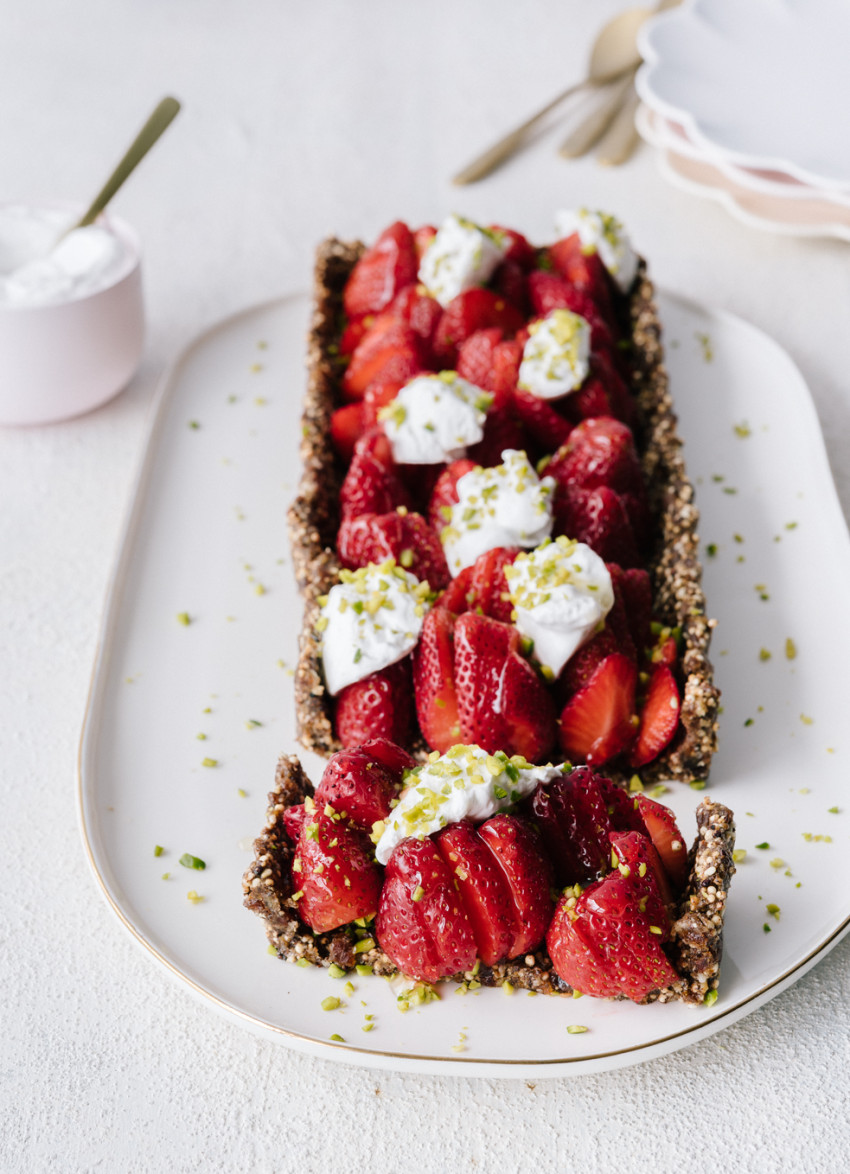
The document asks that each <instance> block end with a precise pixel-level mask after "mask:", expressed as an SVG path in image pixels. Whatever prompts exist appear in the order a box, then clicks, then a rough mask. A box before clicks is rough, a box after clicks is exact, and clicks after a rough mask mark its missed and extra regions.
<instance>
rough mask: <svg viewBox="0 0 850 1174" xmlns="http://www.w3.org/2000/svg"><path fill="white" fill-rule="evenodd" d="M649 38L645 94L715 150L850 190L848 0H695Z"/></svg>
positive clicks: (642, 79)
mask: <svg viewBox="0 0 850 1174" xmlns="http://www.w3.org/2000/svg"><path fill="white" fill-rule="evenodd" d="M639 45H640V50H641V54H642V56H643V57H644V58H645V62H646V64H645V65H644V66H643V67H642V68H641V69H640V70H639V72H638V77H637V87H638V92H639V94H640V95H641V97H642V99H643V100H644V101H645V102H646V103H647V105H649V106H651V107H652V108H653V109H654V110H657V111H659V113H661V114H663V115H665V116H666V117H668V118H671V119H673V120H674V121H676V122H680V123H682V124H683V125H684V127H685V128H686V130H687V133H688V136H689V137H690V139H691V140H692V141H693V142H694V143H695V144H697V145H698V146H700V147H702V148H703V149H704V151H705V152H706V153H707V154H712V153H717V152H720V153H722V154H723V156H724V157H725V158H726V159H727V160H728V161H729V162H731V163H736V164H738V165H739V166H741V167H750V168H755V169H764V170H771V171H779V172H785V173H787V174H789V175H791V176H794V177H795V178H796V179H799V180H800V181H802V182H803V183H806V184H810V185H811V186H812V187H823V188H835V189H837V190H841V191H845V192H846V191H850V136H848V135H847V134H846V133H845V127H844V123H845V121H846V112H847V111H848V110H850V71H848V69H847V65H846V56H847V46H848V45H850V5H848V4H847V3H846V2H845V0H747V2H746V3H741V0H685V3H684V4H683V5H682V6H681V7H680V8H676V9H673V10H671V11H669V12H665V13H663V14H662V15H660V16H657V17H655V18H654V19H653V20H652V21H649V22H648V23H647V24H646V25H645V26H644V28H643V29H642V30H641V34H640V38H639Z"/></svg>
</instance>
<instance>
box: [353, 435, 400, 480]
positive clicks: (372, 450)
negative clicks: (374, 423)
mask: <svg viewBox="0 0 850 1174" xmlns="http://www.w3.org/2000/svg"><path fill="white" fill-rule="evenodd" d="M354 451H355V452H356V453H368V455H369V456H370V457H374V458H375V460H376V461H380V462H381V464H382V465H385V466H386V468H388V469H391V470H392V471H394V472H395V471H396V469H397V466H396V463H395V459H394V458H393V447H392V445H391V444H390V441H389V437H388V436H387V434H386V433H385V432H384V430H383V428H374V427H373V428H367V429H366V431H365V432H364V433H363V435H362V436H361V437H360V439H359V440H358V441H357V444H356V445H355V448H354Z"/></svg>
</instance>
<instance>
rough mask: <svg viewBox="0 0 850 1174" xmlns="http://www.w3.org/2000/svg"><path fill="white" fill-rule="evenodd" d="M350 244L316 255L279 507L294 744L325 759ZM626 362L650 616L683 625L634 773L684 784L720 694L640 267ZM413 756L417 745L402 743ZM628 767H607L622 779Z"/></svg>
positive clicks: (697, 761)
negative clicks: (656, 751)
mask: <svg viewBox="0 0 850 1174" xmlns="http://www.w3.org/2000/svg"><path fill="white" fill-rule="evenodd" d="M363 249H364V246H363V245H362V244H361V243H360V242H346V241H340V240H337V239H336V238H335V237H330V238H328V239H327V240H325V241H324V242H323V243H322V244H321V245H320V247H319V249H318V252H317V255H316V267H315V281H314V311H313V319H312V324H311V328H310V334H309V340H308V348H307V369H308V383H307V392H306V395H305V399H304V410H303V416H302V439H301V458H302V462H303V470H304V471H303V474H302V478H301V483H300V486H299V492H298V496H297V498H296V499H295V501H294V502H293V504H292V506H291V508H290V510H289V519H288V520H289V536H290V541H291V544H292V555H293V561H294V565H295V574H296V578H297V581H298V585H299V587H300V589H301V593H302V596H303V599H304V623H303V627H302V631H301V637H300V641H299V660H298V668H297V670H296V674H295V707H296V726H297V735H298V740H299V742H300V743H301V745H302V746H304V747H305V749H307V750H312V751H314V752H316V753H318V754H322V755H329V754H332V753H333V752H334V751H336V750H339V749H341V748H342V747H341V743H340V742H339V740H338V738H337V737H336V735H335V733H334V729H333V706H332V700H331V698H330V697H329V695H328V694H327V692H326V690H325V686H324V681H323V678H322V670H321V659H320V656H319V648H318V643H317V641H316V638H315V636H314V625H315V622H316V619H317V618H318V611H319V605H318V603H317V599H318V597H319V596H320V595H324V594H326V593H327V592H328V590H329V589H330V587H331V586H332V585H333V583H334V582H335V581H336V576H337V573H338V571H339V562H338V560H337V557H336V554H335V551H334V542H335V538H336V531H337V529H338V527H339V487H340V484H341V470H340V468H339V467H338V462H337V460H336V457H335V454H334V451H333V446H332V444H331V440H330V433H329V423H330V417H331V413H332V412H333V410H334V409H335V408H336V407H338V406H339V402H340V401H339V391H338V376H339V371H340V364H339V362H338V359H337V356H336V355H335V350H334V348H335V346H336V342H337V340H338V337H339V333H340V321H341V315H342V292H343V289H344V287H345V282H346V280H347V278H348V275H349V273H350V272H351V269H352V268H353V266H354V263H355V262H356V260H357V258H358V257H359V256H360V255H361V253H362V252H363ZM629 319H630V322H631V342H632V355H633V367H634V374H633V392H634V395H635V400H636V403H637V408H638V416H639V421H640V425H639V427H638V429H637V430H636V441H637V444H638V449H639V451H640V454H641V462H642V466H643V471H644V475H645V478H646V482H647V487H648V490H649V500H650V508H651V512H652V517H653V520H654V530H655V542H654V551H653V555H652V557H651V559H650V562H649V564H648V570H649V573H650V577H651V579H652V584H653V596H654V608H655V612H656V615H657V616H658V618H659V619H660V620H661V621H662V622H663V623H664V624H667V625H669V626H670V627H681V630H682V659H681V664H682V670H683V674H684V689H683V693H682V709H681V719H680V725H679V730H678V732H677V734H676V736H675V738H674V739H673V742H672V743H671V744H670V745H669V746H668V747H667V749H666V750H665V751H664V752H663V753H662V754H661V755H659V756H658V758H657V759H655V761H653V762H651V763H649V764H648V765H647V766H646V767H644V768H642V770H641V775H642V777H643V779H644V780H645V781H646V780H655V779H665V780H667V779H675V780H679V781H681V782H689V781H691V780H692V779H705V778H707V777H708V772H709V768H710V765H711V758H712V755H713V753H714V752H715V750H716V748H717V710H718V699H719V691H718V690H717V688H716V687H715V685H714V682H713V670H712V666H711V662H710V661H709V659H708V647H709V643H710V640H711V634H712V631H713V629H714V627H715V623H716V621H715V620H712V619H709V618H708V617H707V615H706V612H705V597H704V595H703V591H702V586H701V576H702V568H701V566H700V562H699V556H698V550H699V537H698V534H697V525H698V521H699V515H698V512H697V509H696V506H695V505H694V491H693V486H692V485H691V483H690V481H689V480H688V477H687V474H686V472H685V465H684V460H683V456H682V441H681V439H680V437H679V435H678V431H677V421H676V416H675V414H674V412H673V405H672V400H671V398H670V392H669V380H668V377H667V372H666V370H665V368H664V362H663V358H664V355H663V349H662V345H661V327H660V323H659V321H658V313H657V310H656V307H655V301H654V289H653V286H652V282H651V281H650V280H649V278H648V277H647V274H646V265H645V262H641V264H640V269H639V272H638V276H637V278H636V280H635V284H634V286H633V287H632V292H631V294H630V295H629ZM412 749H413V750H414V751H415V752H416V753H417V756H418V757H422V756H423V753H424V747H423V746H422V744H421V743H420V744H419V745H418V746H415V747H413V748H412ZM628 773H629V772H622V771H621V772H618V771H616V770H612V771H611V772H610V774H611V777H612V778H614V779H615V780H616V781H618V782H623V781H624V779H625V778H626V777H627V774H628Z"/></svg>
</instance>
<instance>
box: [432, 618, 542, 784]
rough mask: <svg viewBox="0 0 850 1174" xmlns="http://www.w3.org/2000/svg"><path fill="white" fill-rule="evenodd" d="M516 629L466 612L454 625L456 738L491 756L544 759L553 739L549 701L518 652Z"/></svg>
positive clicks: (532, 670)
mask: <svg viewBox="0 0 850 1174" xmlns="http://www.w3.org/2000/svg"><path fill="white" fill-rule="evenodd" d="M520 648H521V640H520V635H519V632H518V631H517V630H516V628H513V627H511V626H510V625H509V624H503V623H500V622H499V621H498V620H491V619H490V618H489V617H488V616H479V615H476V614H474V613H473V612H466V613H465V614H464V615H461V616H458V619H457V621H456V623H455V662H454V664H455V667H454V672H455V688H456V692H457V698H458V715H459V717H460V728H461V736H462V740H463V741H464V742H468V743H475V744H476V745H478V746H481V747H482V748H483V749H485V750H487V752H488V753H490V754H494V753H495V752H496V751H497V750H504V752H505V753H506V754H508V755H511V754H522V755H523V756H524V757H525V758H527V759H528V760H529V762H541V761H545V759H546V756H547V755H548V753H549V751H550V750H551V749H552V746H553V744H554V740H555V709H554V703H553V701H552V698H551V696H550V694H549V693H548V691H547V689H546V687H545V686H544V685H543V683H542V681H541V680H540V678H539V677H538V676H537V674H536V672H535V671H534V669H533V668H532V667H531V665H530V664H529V663H528V661H527V660H525V659H524V657H523V656H522V654H521V652H520Z"/></svg>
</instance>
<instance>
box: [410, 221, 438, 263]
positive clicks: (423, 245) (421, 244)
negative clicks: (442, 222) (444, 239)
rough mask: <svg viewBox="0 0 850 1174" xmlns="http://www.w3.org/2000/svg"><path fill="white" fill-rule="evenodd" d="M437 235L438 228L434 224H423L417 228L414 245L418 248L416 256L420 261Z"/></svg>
mask: <svg viewBox="0 0 850 1174" xmlns="http://www.w3.org/2000/svg"><path fill="white" fill-rule="evenodd" d="M436 235H437V230H436V228H435V227H434V225H433V224H423V225H422V227H421V228H417V229H416V231H415V232H414V234H413V246H414V248H415V249H416V256H417V258H418V259H419V260H420V261H421V260H422V254H423V253H424V252H425V250H426V249H427V248H428V246H429V245H430V243H431V241H432V240H433V239H434V237H435V236H436Z"/></svg>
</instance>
